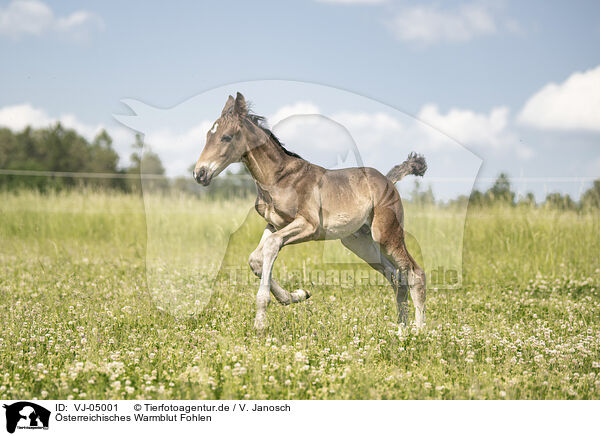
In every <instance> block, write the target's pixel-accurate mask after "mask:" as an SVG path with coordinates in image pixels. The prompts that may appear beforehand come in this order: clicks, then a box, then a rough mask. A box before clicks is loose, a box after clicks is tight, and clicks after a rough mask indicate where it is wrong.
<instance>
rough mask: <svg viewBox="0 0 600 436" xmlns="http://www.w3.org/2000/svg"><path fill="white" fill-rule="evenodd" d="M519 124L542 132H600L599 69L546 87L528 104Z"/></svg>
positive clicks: (523, 110)
mask: <svg viewBox="0 0 600 436" xmlns="http://www.w3.org/2000/svg"><path fill="white" fill-rule="evenodd" d="M518 120H519V122H521V123H522V124H525V125H529V126H533V127H537V128H540V129H549V130H588V131H595V132H598V131H600V66H598V67H596V68H594V69H591V70H588V71H584V72H575V73H573V74H571V76H569V78H567V80H565V81H564V82H563V83H560V84H556V83H549V84H547V85H546V86H544V87H543V88H542V89H541V90H540V91H538V92H537V93H535V94H534V95H533V96H532V97H531V98H529V100H527V102H526V103H525V106H524V107H523V109H522V110H521V112H520V114H519V117H518Z"/></svg>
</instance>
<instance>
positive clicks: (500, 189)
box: [0, 123, 600, 210]
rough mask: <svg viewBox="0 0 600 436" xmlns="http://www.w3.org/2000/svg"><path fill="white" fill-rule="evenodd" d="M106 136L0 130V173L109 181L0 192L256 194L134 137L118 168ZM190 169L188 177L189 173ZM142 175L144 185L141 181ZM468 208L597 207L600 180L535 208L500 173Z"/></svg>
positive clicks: (417, 192)
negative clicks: (173, 161)
mask: <svg viewBox="0 0 600 436" xmlns="http://www.w3.org/2000/svg"><path fill="white" fill-rule="evenodd" d="M112 144H113V141H112V138H111V137H110V135H109V134H108V133H107V132H106V131H105V130H102V131H101V132H99V133H98V134H97V135H96V136H95V137H94V139H93V140H91V141H88V140H87V139H86V138H85V137H83V136H82V135H80V134H79V133H77V132H76V131H75V130H73V129H69V128H66V127H64V126H63V125H62V124H60V123H56V124H55V125H53V126H50V127H47V128H41V129H34V128H31V127H27V128H25V129H24V130H22V131H20V132H13V131H12V130H10V129H7V128H0V170H18V171H22V170H29V171H43V172H62V173H65V172H66V173H70V172H73V173H95V174H97V173H102V174H111V175H114V176H113V177H112V178H95V177H76V176H72V177H71V176H67V177H65V176H64V175H63V176H62V177H57V176H56V175H50V174H48V175H35V176H34V175H18V174H0V189H4V190H17V189H36V190H39V191H48V190H61V189H69V188H75V187H81V186H87V187H94V188H102V189H114V190H119V191H124V192H140V191H141V189H142V186H143V188H144V189H156V190H162V191H168V190H175V191H178V192H188V193H191V194H195V195H206V196H210V197H218V198H228V197H245V196H248V195H253V194H254V193H255V185H254V182H253V181H252V179H251V178H250V177H249V175H248V174H247V171H246V169H245V168H244V167H241V168H240V170H239V171H238V172H237V173H232V172H230V171H228V172H226V173H225V174H224V175H223V176H221V177H219V178H218V179H215V180H214V181H213V183H211V185H210V186H209V187H208V188H200V187H199V186H198V185H197V184H196V183H195V182H194V181H193V180H192V178H191V177H177V178H175V179H168V178H167V177H165V168H164V166H163V164H162V162H161V160H160V158H159V156H158V155H157V154H156V153H154V152H152V151H151V149H150V148H149V147H147V146H145V144H144V142H143V139H142V136H141V135H139V134H137V135H136V136H135V141H134V143H133V144H132V146H131V147H132V153H131V156H130V162H129V166H127V167H125V168H120V167H119V155H118V154H117V152H116V151H115V150H114V148H113V146H112ZM191 170H192V169H191V168H190V173H191ZM142 177H143V182H142ZM410 201H411V202H413V203H418V204H423V205H427V204H436V200H435V197H434V195H433V191H432V189H431V187H428V188H427V189H423V188H422V187H421V185H420V183H419V182H418V181H416V182H415V186H414V189H413V191H412V193H411V200H410ZM467 203H468V204H469V205H471V206H474V207H488V206H491V205H497V204H501V205H506V206H515V207H517V206H529V207H540V206H542V207H547V208H553V209H562V210H588V209H598V208H600V179H598V180H596V181H594V183H593V185H592V187H591V188H589V189H588V190H587V191H585V192H584V193H583V194H582V196H581V198H580V199H579V201H575V200H573V199H572V198H571V197H570V196H569V195H568V194H564V195H563V194H561V193H557V192H554V193H550V194H548V195H547V196H546V198H545V201H544V202H543V203H542V204H536V201H535V198H534V196H533V194H532V193H531V192H530V193H527V194H526V195H524V196H519V197H517V195H516V194H515V192H514V191H513V190H512V187H511V183H510V179H509V177H508V176H507V175H506V174H504V173H503V174H500V175H499V176H498V178H497V179H496V181H495V183H494V184H493V185H492V186H491V187H490V188H489V189H488V190H486V191H479V190H474V191H473V193H472V194H471V195H470V196H469V197H468V196H459V197H458V198H457V199H454V200H451V201H449V202H447V203H446V206H456V205H464V204H467Z"/></svg>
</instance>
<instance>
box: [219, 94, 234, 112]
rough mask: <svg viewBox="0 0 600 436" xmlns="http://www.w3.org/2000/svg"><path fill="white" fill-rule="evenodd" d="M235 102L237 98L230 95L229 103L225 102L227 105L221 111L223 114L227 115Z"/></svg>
mask: <svg viewBox="0 0 600 436" xmlns="http://www.w3.org/2000/svg"><path fill="white" fill-rule="evenodd" d="M234 103H235V100H234V99H233V97H232V96H231V95H230V96H229V98H228V99H227V103H225V107H224V108H223V110H222V111H221V116H223V115H225V114H226V113H227V112H229V111H230V110H231V108H232V107H233V105H234Z"/></svg>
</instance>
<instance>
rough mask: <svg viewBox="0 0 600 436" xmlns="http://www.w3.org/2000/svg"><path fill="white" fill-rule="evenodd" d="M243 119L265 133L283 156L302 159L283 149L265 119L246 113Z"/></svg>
mask: <svg viewBox="0 0 600 436" xmlns="http://www.w3.org/2000/svg"><path fill="white" fill-rule="evenodd" d="M245 119H246V120H248V121H250V122H251V123H252V125H254V126H256V127H258V128H259V129H261V130H262V131H263V132H265V133H266V135H267V136H268V137H269V139H270V140H271V141H273V142H274V143H275V144H276V145H278V146H279V147H281V149H282V150H283V152H284V153H285V154H287V155H288V156H292V157H297V158H299V159H302V156H300V155H299V154H296V153H294V152H293V151H290V150H288V149H287V148H285V147H284V146H283V143H282V142H281V141H280V140H279V138H278V137H277V136H275V134H274V133H273V132H272V131H271V130H270V129H269V128H268V127H267V124H266V123H267V119H266V118H265V117H263V116H261V115H256V114H253V113H251V112H248V115H246V117H245Z"/></svg>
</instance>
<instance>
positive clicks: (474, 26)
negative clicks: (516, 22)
mask: <svg viewBox="0 0 600 436" xmlns="http://www.w3.org/2000/svg"><path fill="white" fill-rule="evenodd" d="M390 27H391V29H392V31H393V33H394V34H395V35H396V37H397V38H398V39H400V40H402V41H408V42H419V43H423V44H431V43H435V42H439V41H468V40H470V39H473V38H474V37H476V36H482V35H490V34H493V33H496V31H497V29H498V22H497V18H496V17H495V16H494V14H493V11H492V10H491V9H490V8H489V7H487V6H485V5H483V4H478V3H470V4H463V5H461V6H460V7H459V8H457V9H456V10H442V9H440V8H438V7H437V6H415V7H411V8H406V9H404V10H402V11H400V13H398V14H397V15H396V16H395V18H393V20H392V22H391V23H390Z"/></svg>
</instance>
